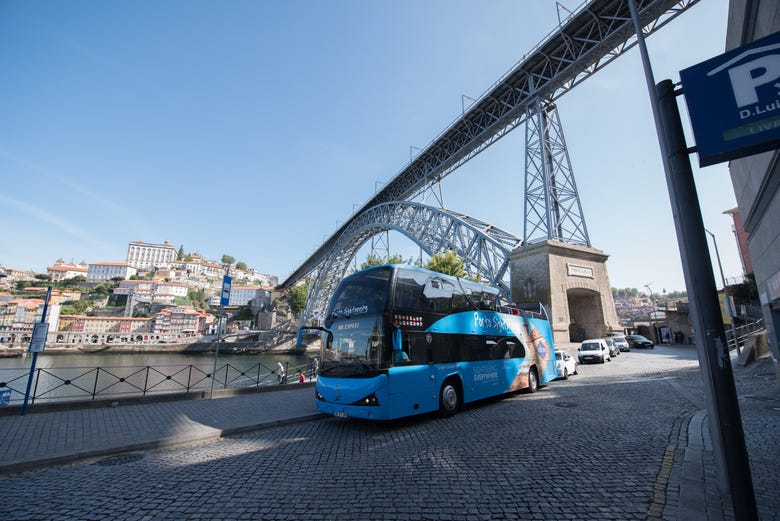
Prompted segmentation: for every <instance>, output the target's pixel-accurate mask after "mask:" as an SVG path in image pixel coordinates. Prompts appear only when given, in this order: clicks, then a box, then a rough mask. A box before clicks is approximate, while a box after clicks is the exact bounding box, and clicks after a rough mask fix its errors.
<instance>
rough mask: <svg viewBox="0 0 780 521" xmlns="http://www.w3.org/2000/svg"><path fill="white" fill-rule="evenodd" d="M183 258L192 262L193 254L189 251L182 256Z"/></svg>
mask: <svg viewBox="0 0 780 521" xmlns="http://www.w3.org/2000/svg"><path fill="white" fill-rule="evenodd" d="M182 260H183V261H184V262H192V255H190V254H189V253H185V254H184V257H182Z"/></svg>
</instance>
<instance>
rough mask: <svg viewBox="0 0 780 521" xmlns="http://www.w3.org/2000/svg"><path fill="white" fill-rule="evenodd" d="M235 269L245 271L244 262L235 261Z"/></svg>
mask: <svg viewBox="0 0 780 521" xmlns="http://www.w3.org/2000/svg"><path fill="white" fill-rule="evenodd" d="M236 269H237V270H241V271H246V263H245V262H241V261H238V262H237V263H236Z"/></svg>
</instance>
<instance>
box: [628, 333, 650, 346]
mask: <svg viewBox="0 0 780 521" xmlns="http://www.w3.org/2000/svg"><path fill="white" fill-rule="evenodd" d="M626 340H628V347H629V348H631V347H644V348H647V349H653V347H655V345H654V344H653V343H652V342H651V341H650V340H648V339H647V338H645V337H643V336H642V335H626Z"/></svg>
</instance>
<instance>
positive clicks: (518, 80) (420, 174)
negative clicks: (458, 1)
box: [280, 0, 701, 288]
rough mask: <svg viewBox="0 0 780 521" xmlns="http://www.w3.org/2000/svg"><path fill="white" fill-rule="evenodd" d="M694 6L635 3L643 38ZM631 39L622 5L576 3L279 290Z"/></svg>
mask: <svg viewBox="0 0 780 521" xmlns="http://www.w3.org/2000/svg"><path fill="white" fill-rule="evenodd" d="M699 1H701V0H636V5H637V9H638V11H639V18H640V23H641V25H642V26H643V27H644V33H645V35H651V34H653V33H655V32H656V31H657V30H658V29H660V28H661V27H663V26H664V25H666V23H668V22H669V21H671V20H672V19H674V18H676V17H677V16H678V15H680V14H682V13H683V12H685V11H686V10H687V9H688V8H690V7H691V6H693V5H694V4H696V3H697V2H699ZM636 42H637V38H636V33H635V31H634V26H633V23H632V20H631V14H630V12H629V8H628V2H626V0H592V1H590V2H587V3H585V4H583V5H582V6H581V7H580V8H578V9H577V10H576V11H575V12H574V13H572V14H571V16H569V17H568V18H566V19H565V20H563V21H562V22H561V24H560V25H559V26H558V27H557V28H556V29H555V30H554V31H553V32H551V33H550V34H549V35H548V36H547V37H546V38H545V39H544V40H543V41H542V42H540V43H539V44H538V45H536V46H535V47H534V48H533V49H532V50H531V51H529V52H528V53H526V55H525V56H524V57H523V59H522V60H520V62H518V64H517V65H515V66H514V67H513V68H512V69H511V70H510V71H509V72H507V73H506V74H505V75H504V76H503V77H501V78H500V79H499V80H498V81H497V82H496V83H494V84H493V86H492V87H491V88H489V89H488V90H487V91H486V92H485V94H483V95H482V96H481V97H480V98H479V99H478V100H477V101H475V102H474V103H473V104H472V105H471V106H470V107H469V108H468V109H467V110H465V111H464V113H463V114H462V115H461V116H460V117H458V118H457V119H456V120H455V121H454V122H453V123H452V124H451V125H450V126H449V127H447V128H446V129H445V130H444V131H442V132H441V133H440V134H439V135H438V136H436V137H435V138H434V139H433V141H431V143H430V144H428V146H426V147H425V148H424V149H422V150H421V151H420V153H419V154H418V155H417V156H415V157H414V159H413V160H411V161H410V162H409V163H407V164H406V165H405V166H404V167H403V168H402V169H401V170H400V171H399V172H398V173H397V174H396V175H395V176H394V177H393V178H392V179H391V180H390V181H389V182H388V183H387V184H386V185H384V187H383V188H382V189H381V190H380V191H378V192H377V193H376V194H375V195H374V196H373V197H372V198H370V199H369V200H368V201H367V202H366V203H365V204H364V205H363V207H362V208H360V210H359V211H358V212H357V213H355V214H354V215H353V216H352V217H351V218H350V219H349V220H347V222H345V223H344V224H343V225H341V227H340V228H339V229H338V230H336V232H335V233H334V234H333V235H332V236H331V237H330V238H329V239H327V240H326V241H325V242H324V243H323V244H322V245H321V246H320V247H319V248H318V249H317V250H316V251H315V252H314V253H313V254H312V255H311V256H310V257H309V258H308V259H307V260H306V261H304V263H303V264H302V265H301V266H300V267H298V268H297V269H296V270H295V271H294V272H293V273H292V274H291V275H290V276H289V277H288V278H287V279H286V280H285V281H283V282H282V284H280V287H281V288H287V287H290V286H292V285H293V284H294V283H295V282H296V281H298V280H300V279H301V278H303V277H305V276H306V275H307V274H309V273H311V272H312V271H313V270H314V269H315V268H316V267H317V266H320V265H322V264H323V263H324V262H327V260H326V255H330V254H331V252H333V251H334V250H333V244H334V243H335V242H336V241H338V240H339V238H340V237H341V235H342V234H343V232H344V231H345V230H346V229H347V228H348V227H350V226H352V222H353V220H354V219H357V218H358V216H360V215H362V214H363V213H365V212H366V211H368V210H369V209H370V208H372V207H374V206H377V205H379V204H382V203H386V202H391V201H405V200H406V201H408V200H412V199H414V198H415V197H416V196H417V195H418V194H420V193H422V192H424V191H425V190H426V189H427V188H428V187H430V186H431V185H433V184H435V183H437V182H439V181H440V180H441V179H442V178H443V177H445V176H447V175H449V174H450V173H451V172H452V171H454V170H455V169H457V168H458V167H459V166H461V165H463V164H464V163H465V162H467V161H468V160H470V159H471V158H473V157H474V156H476V155H477V154H479V153H480V152H481V151H483V150H484V149H486V148H487V147H489V146H490V145H491V144H493V143H495V142H496V141H498V140H499V139H500V138H501V137H503V136H504V135H506V134H507V133H508V132H509V131H511V130H513V129H514V128H516V127H517V126H518V125H520V124H521V123H523V122H524V121H525V119H526V115H527V110H528V108H529V107H530V106H531V105H532V104H534V103H535V102H536V100H537V99H543V100H546V101H554V100H556V99H557V98H559V97H560V96H562V95H563V94H565V93H566V92H568V91H570V90H571V89H572V88H574V87H575V86H576V85H579V84H580V83H582V82H583V81H585V80H586V79H587V78H589V77H590V76H592V75H593V74H595V73H596V72H598V71H599V70H601V69H602V68H604V67H605V66H606V65H608V64H609V63H611V62H612V61H613V60H615V59H617V58H618V57H620V56H622V55H623V54H625V52H626V51H628V50H629V49H630V48H632V47H633V46H634V45H636Z"/></svg>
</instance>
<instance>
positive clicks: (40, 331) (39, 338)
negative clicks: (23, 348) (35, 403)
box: [22, 286, 51, 416]
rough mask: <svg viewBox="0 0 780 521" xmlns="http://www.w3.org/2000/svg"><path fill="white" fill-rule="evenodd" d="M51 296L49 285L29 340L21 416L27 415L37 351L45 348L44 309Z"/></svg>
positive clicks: (46, 307) (46, 328)
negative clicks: (28, 361)
mask: <svg viewBox="0 0 780 521" xmlns="http://www.w3.org/2000/svg"><path fill="white" fill-rule="evenodd" d="M50 298H51V286H49V288H48V289H47V290H46V300H44V302H43V311H42V312H41V321H40V322H39V323H38V324H35V325H34V326H33V334H32V339H31V340H30V349H29V351H30V353H32V354H33V356H32V362H31V363H30V376H29V377H28V378H27V390H26V391H25V393H24V403H22V416H26V415H27V401H28V400H29V398H30V388H31V387H32V381H33V376H34V375H35V364H36V362H37V361H38V353H43V350H44V349H45V348H46V335H47V334H48V332H49V324H47V323H46V311H47V310H48V309H49V299H50Z"/></svg>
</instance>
